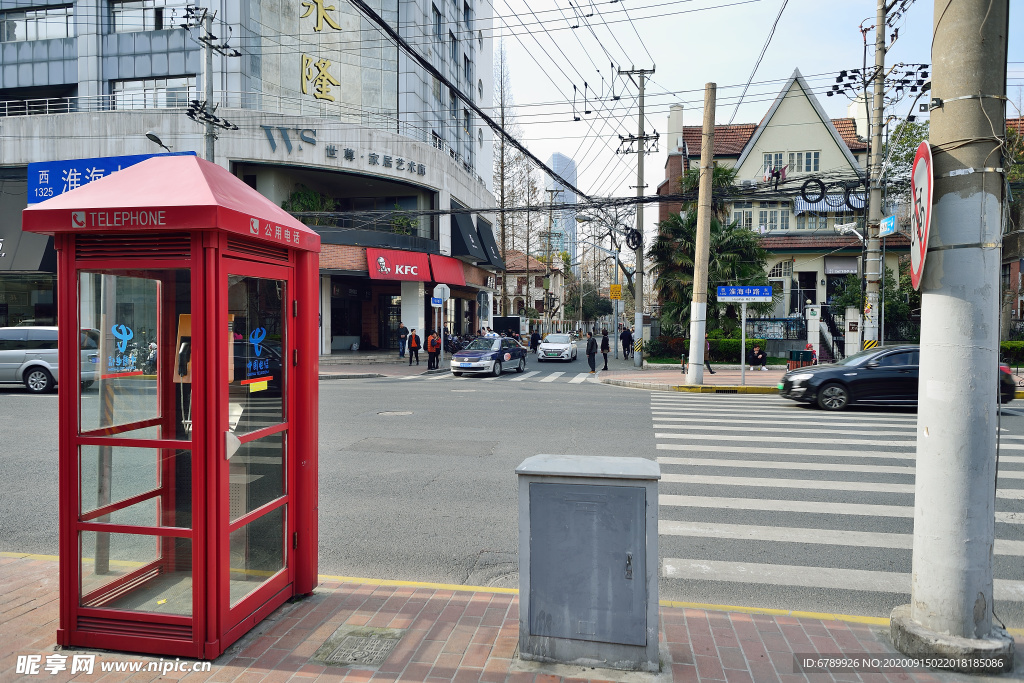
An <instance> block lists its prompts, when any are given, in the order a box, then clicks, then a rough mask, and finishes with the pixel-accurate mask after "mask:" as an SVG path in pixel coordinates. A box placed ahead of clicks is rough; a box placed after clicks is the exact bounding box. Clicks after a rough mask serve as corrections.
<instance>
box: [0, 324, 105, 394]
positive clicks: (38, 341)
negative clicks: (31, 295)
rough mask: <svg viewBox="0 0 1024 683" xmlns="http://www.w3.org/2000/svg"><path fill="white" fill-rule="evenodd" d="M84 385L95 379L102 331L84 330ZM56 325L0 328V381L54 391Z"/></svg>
mask: <svg viewBox="0 0 1024 683" xmlns="http://www.w3.org/2000/svg"><path fill="white" fill-rule="evenodd" d="M78 337H79V349H80V350H81V353H82V388H88V387H89V386H90V385H92V383H93V381H95V379H96V368H97V367H98V365H97V361H98V360H99V333H98V332H97V331H96V330H82V331H81V332H80V333H79V335H78ZM57 376H58V375H57V328H56V327H0V382H2V383H19V384H24V385H25V388H26V389H28V390H29V391H30V392H32V393H34V394H41V393H44V392H47V391H51V390H52V389H53V388H54V387H55V386H56V385H57Z"/></svg>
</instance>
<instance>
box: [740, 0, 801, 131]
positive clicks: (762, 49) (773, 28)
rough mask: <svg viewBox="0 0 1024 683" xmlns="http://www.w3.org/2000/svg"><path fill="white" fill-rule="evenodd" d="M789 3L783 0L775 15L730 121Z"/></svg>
mask: <svg viewBox="0 0 1024 683" xmlns="http://www.w3.org/2000/svg"><path fill="white" fill-rule="evenodd" d="M788 4H789V0H782V7H780V8H779V13H778V14H777V15H775V21H774V22H772V27H771V29H770V30H769V31H768V38H767V39H766V40H765V41H764V47H762V48H761V54H759V55H758V56H757V61H756V62H754V68H753V69H752V70H751V71H750V78H748V79H747V84H746V85H745V86H743V92H742V93H741V94H740V99H739V101H738V102H736V108H735V109H733V110H732V116H730V117H729V123H732V122H733V120H734V119H735V118H736V113H737V112H739V110H740V105H741V104H743V98H744V96H745V95H746V94H747V88H749V87H750V82H751V81H753V80H754V74H756V73H757V67H759V66H761V60H762V59H764V54H765V52H767V51H768V46H769V45H770V44H771V42H772V36H774V35H775V28H776V27H777V26H778V25H779V19H781V18H782V12H783V11H784V10H785V9H786V5H788Z"/></svg>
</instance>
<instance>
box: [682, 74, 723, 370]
mask: <svg viewBox="0 0 1024 683" xmlns="http://www.w3.org/2000/svg"><path fill="white" fill-rule="evenodd" d="M716 89H717V86H716V85H715V84H714V83H708V84H706V85H705V86H704V129H703V131H702V132H701V140H700V184H699V185H698V188H697V243H696V245H695V249H696V252H697V253H696V254H694V258H693V302H692V303H691V304H690V364H689V368H688V369H687V371H686V383H687V384H703V383H704V333H705V331H706V329H707V318H708V248H709V243H710V242H711V179H712V175H713V173H714V162H713V161H712V159H713V158H714V154H715V95H716Z"/></svg>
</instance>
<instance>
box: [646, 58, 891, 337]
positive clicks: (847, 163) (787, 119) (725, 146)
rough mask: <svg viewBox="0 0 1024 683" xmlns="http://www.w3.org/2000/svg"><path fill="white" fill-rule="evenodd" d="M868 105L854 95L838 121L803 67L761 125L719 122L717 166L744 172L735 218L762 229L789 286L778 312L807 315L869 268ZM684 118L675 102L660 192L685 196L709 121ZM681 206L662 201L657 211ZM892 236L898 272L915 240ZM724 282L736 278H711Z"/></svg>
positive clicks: (773, 266) (773, 273) (772, 262)
mask: <svg viewBox="0 0 1024 683" xmlns="http://www.w3.org/2000/svg"><path fill="white" fill-rule="evenodd" d="M861 109H863V102H862V101H861V102H860V103H859V104H858V103H856V102H855V103H853V104H852V105H851V107H850V109H849V111H848V113H849V114H850V115H849V116H848V117H846V118H836V119H833V118H830V117H829V116H828V115H827V114H826V113H825V111H824V109H822V107H821V105H820V103H819V102H818V100H817V98H816V97H815V96H814V94H813V92H812V91H811V88H810V87H809V86H808V85H807V82H806V81H805V80H804V78H803V76H802V75H801V74H800V71H799V69H797V70H794V71H793V74H792V76H791V77H790V78H789V79H788V81H787V82H786V83H785V85H784V86H783V87H782V88H781V89H780V91H779V93H778V95H777V97H776V98H775V100H774V102H773V103H772V105H771V106H770V107H769V109H768V111H767V112H766V113H765V115H764V117H763V118H762V119H761V121H760V122H759V123H757V124H751V123H745V124H733V125H716V126H715V140H714V160H715V163H716V164H719V165H724V166H728V167H731V168H734V169H736V172H737V183H738V194H739V195H740V196H738V197H737V198H736V199H735V200H734V201H732V202H730V203H728V204H727V210H728V215H729V217H730V219H732V220H735V221H737V222H739V223H740V224H741V225H743V226H745V227H747V228H749V229H751V230H755V231H757V232H758V233H760V234H761V244H762V246H764V247H765V249H767V250H768V251H769V253H770V257H769V262H768V277H769V280H770V282H771V284H772V285H773V287H775V288H776V291H780V292H782V293H783V295H782V297H781V298H780V299H779V300H778V303H777V304H776V310H775V312H774V317H779V318H783V317H790V316H802V315H803V311H804V308H805V306H806V302H807V301H811V302H812V303H814V304H817V303H827V301H828V300H829V299H830V298H831V297H832V296H834V294H835V293H836V291H837V288H840V287H841V286H842V285H843V283H844V282H845V280H846V277H847V275H849V274H860V273H861V269H862V266H861V260H862V253H861V252H862V247H861V241H860V238H859V237H858V234H857V233H859V234H860V235H863V234H864V230H863V226H864V194H863V190H862V186H859V185H858V183H859V182H860V181H861V180H862V179H863V177H864V169H865V166H866V164H867V154H868V147H869V145H868V141H867V139H866V138H867V131H865V130H859V129H858V119H859V120H860V121H861V122H862V123H863V121H864V114H863V112H862V111H861ZM682 119H683V110H682V107H679V106H674V107H673V108H672V109H671V110H670V113H669V125H668V151H669V155H668V160H667V162H666V166H665V171H666V173H665V180H664V181H663V182H662V183H661V184H660V185H659V187H658V193H659V194H661V195H670V194H675V193H678V192H679V181H680V178H681V176H682V174H683V173H685V172H686V171H687V170H689V169H690V168H691V167H692V168H696V167H697V165H698V164H699V163H700V145H701V127H700V126H684V125H682V123H683V121H682ZM808 181H810V182H808ZM818 181H820V183H821V184H819V182H818ZM805 184H806V185H807V187H808V189H807V190H806V191H804V192H801V188H803V187H804V186H805ZM822 185H823V187H822ZM847 187H849V188H851V189H850V190H849V191H847V189H846V188H847ZM822 190H824V192H822ZM680 208H681V207H680V205H679V204H678V203H675V204H671V203H667V202H665V203H662V204H660V214H659V218H660V219H661V220H664V219H666V218H668V215H669V214H670V213H673V212H678V211H679V210H680ZM848 228H853V229H854V230H855V231H856V232H853V231H850V230H849V229H848ZM886 241H887V245H886V246H887V251H886V267H888V268H890V269H892V270H893V272H897V271H898V257H899V254H900V253H906V252H907V251H908V249H909V242H908V241H907V240H906V238H904V237H903V236H901V235H896V236H894V237H891V238H887V240H886ZM718 284H731V283H709V285H711V286H716V285H718Z"/></svg>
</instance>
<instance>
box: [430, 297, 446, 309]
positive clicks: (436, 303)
mask: <svg viewBox="0 0 1024 683" xmlns="http://www.w3.org/2000/svg"><path fill="white" fill-rule="evenodd" d="M442 303H444V302H443V301H441V297H439V296H432V297H430V305H431V306H433V307H434V308H441V304H442Z"/></svg>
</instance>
